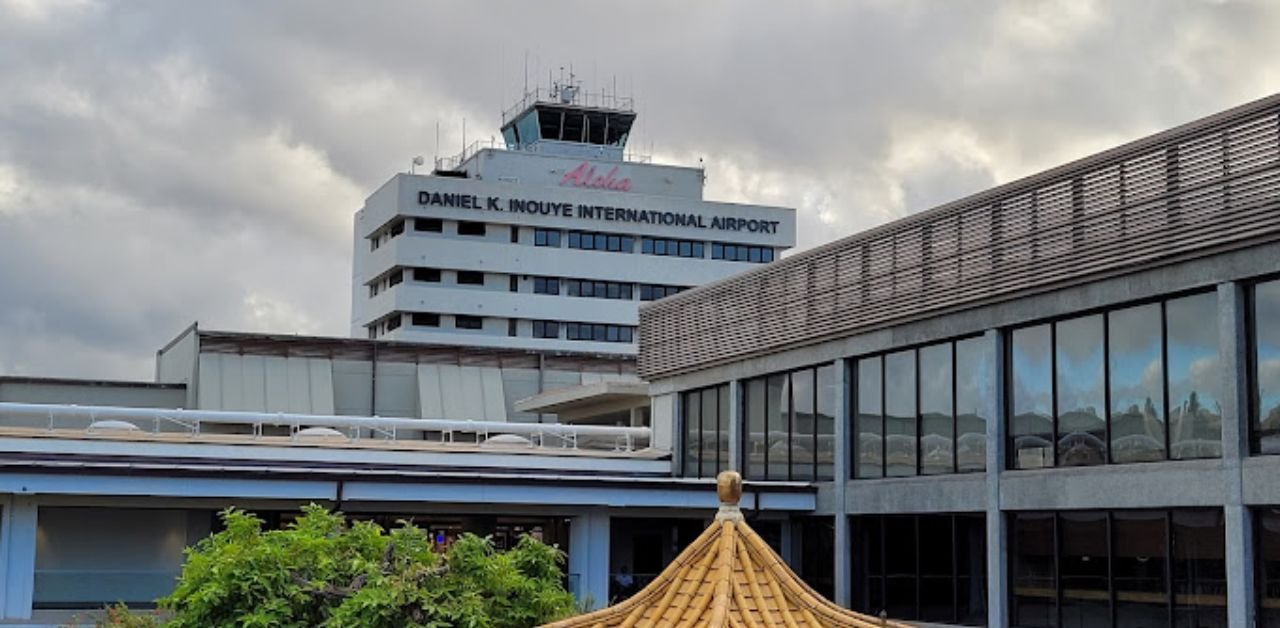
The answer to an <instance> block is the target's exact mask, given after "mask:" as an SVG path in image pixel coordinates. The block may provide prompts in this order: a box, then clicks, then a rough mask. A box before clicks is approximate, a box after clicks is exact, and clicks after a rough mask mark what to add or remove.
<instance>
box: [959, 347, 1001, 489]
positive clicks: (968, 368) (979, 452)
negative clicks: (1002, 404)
mask: <svg viewBox="0 0 1280 628" xmlns="http://www.w3.org/2000/svg"><path fill="white" fill-rule="evenodd" d="M991 368H992V367H991V356H990V352H989V351H987V349H986V343H985V342H984V339H983V338H969V339H967V340H960V341H958V342H956V366H955V376H956V401H955V414H956V468H957V469H958V470H959V471H962V472H963V471H982V470H984V469H986V468H987V417H989V416H991V404H990V402H991V396H990V393H991V391H992V390H993V388H992V386H991Z"/></svg>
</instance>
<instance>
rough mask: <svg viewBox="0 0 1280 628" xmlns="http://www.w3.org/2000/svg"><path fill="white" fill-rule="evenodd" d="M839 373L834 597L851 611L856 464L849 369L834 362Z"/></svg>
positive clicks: (837, 390) (837, 385)
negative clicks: (851, 517) (852, 479)
mask: <svg viewBox="0 0 1280 628" xmlns="http://www.w3.org/2000/svg"><path fill="white" fill-rule="evenodd" d="M834 366H835V373H836V391H835V397H836V399H835V406H834V407H835V411H836V416H835V420H836V464H835V475H836V482H835V489H836V490H835V493H836V509H835V514H834V516H835V518H836V519H835V523H836V538H835V552H836V555H835V569H836V573H835V594H836V599H835V602H836V604H839V605H841V606H844V607H846V608H847V607H848V606H849V605H850V604H852V603H853V597H852V595H851V594H852V592H853V564H852V552H853V545H852V543H851V539H850V535H849V514H848V512H849V511H848V509H849V505H848V504H846V503H845V499H847V496H848V492H849V475H850V473H849V466H850V464H851V463H852V462H853V461H852V459H851V458H850V456H851V455H852V454H851V452H850V451H849V429H850V427H851V425H850V421H851V419H850V417H849V406H850V404H851V403H852V400H851V399H849V369H848V368H847V367H846V366H845V361H844V360H836V361H835V362H834Z"/></svg>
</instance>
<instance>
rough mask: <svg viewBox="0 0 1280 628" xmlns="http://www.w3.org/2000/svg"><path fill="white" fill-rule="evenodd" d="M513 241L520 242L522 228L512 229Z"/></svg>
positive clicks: (513, 227)
mask: <svg viewBox="0 0 1280 628" xmlns="http://www.w3.org/2000/svg"><path fill="white" fill-rule="evenodd" d="M511 241H512V242H515V243H519V242H520V227H515V226H512V227H511Z"/></svg>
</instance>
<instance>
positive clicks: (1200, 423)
mask: <svg viewBox="0 0 1280 628" xmlns="http://www.w3.org/2000/svg"><path fill="white" fill-rule="evenodd" d="M1217 320H1218V295H1217V294H1216V293H1213V292H1209V293H1205V294H1197V295H1193V296H1189V297H1184V298H1181V299H1174V300H1172V301H1169V302H1167V303H1166V304H1165V326H1166V327H1165V328H1166V329H1167V330H1168V348H1167V352H1168V356H1169V384H1168V387H1169V457H1170V458H1172V459H1174V460H1182V459H1187V458H1217V457H1220V456H1221V455H1222V405H1221V403H1220V402H1219V396H1220V391H1219V387H1220V383H1221V377H1219V376H1218V374H1219V372H1220V371H1219V366H1218V326H1217V324H1216V321H1217Z"/></svg>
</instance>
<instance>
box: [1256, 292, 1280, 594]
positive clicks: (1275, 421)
mask: <svg viewBox="0 0 1280 628" xmlns="http://www.w3.org/2000/svg"><path fill="white" fill-rule="evenodd" d="M1252 297H1253V298H1252V301H1253V303H1252V306H1253V307H1252V308H1251V312H1250V313H1251V314H1252V316H1251V317H1250V319H1251V320H1250V322H1251V323H1252V325H1253V334H1252V339H1253V360H1252V365H1251V366H1252V368H1251V369H1250V370H1251V373H1250V374H1251V375H1252V377H1251V378H1250V379H1251V380H1252V382H1251V384H1252V386H1251V388H1252V392H1253V395H1252V397H1253V404H1252V405H1253V413H1252V414H1253V417H1254V418H1253V450H1254V452H1256V453H1262V454H1276V453H1280V281H1269V282H1266V283H1260V284H1258V285H1257V286H1255V287H1254V289H1253V294H1252ZM1278 608H1280V607H1278Z"/></svg>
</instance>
